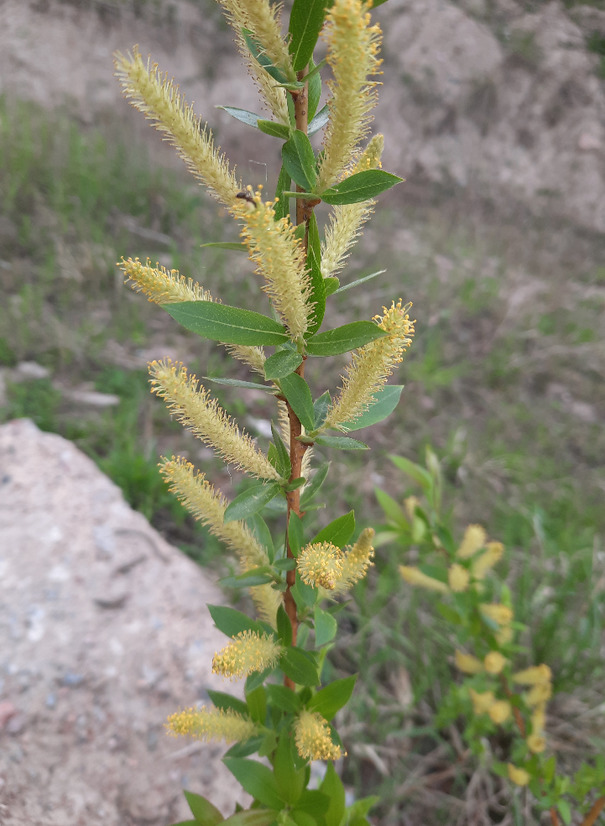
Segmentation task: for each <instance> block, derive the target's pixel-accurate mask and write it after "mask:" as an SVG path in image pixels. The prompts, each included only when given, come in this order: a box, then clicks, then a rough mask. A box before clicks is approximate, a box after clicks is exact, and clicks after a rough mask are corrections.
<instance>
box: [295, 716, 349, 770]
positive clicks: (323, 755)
mask: <svg viewBox="0 0 605 826" xmlns="http://www.w3.org/2000/svg"><path fill="white" fill-rule="evenodd" d="M294 740H295V743H296V750H297V751H298V753H299V754H300V756H301V757H302V758H304V759H305V760H339V759H340V758H341V757H342V756H343V751H342V749H341V747H340V746H337V745H336V744H335V743H333V742H332V738H331V737H330V727H329V726H328V724H327V722H326V721H325V720H324V718H323V717H322V716H321V714H318V713H317V712H313V711H307V710H305V711H302V712H301V713H300V714H299V716H298V718H297V719H296V722H295V723H294Z"/></svg>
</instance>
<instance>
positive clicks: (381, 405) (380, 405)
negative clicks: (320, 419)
mask: <svg viewBox="0 0 605 826" xmlns="http://www.w3.org/2000/svg"><path fill="white" fill-rule="evenodd" d="M402 390H403V385H402V384H389V385H387V386H386V387H383V388H382V390H380V391H379V392H378V393H376V394H375V396H374V401H373V402H372V404H371V405H370V407H368V409H367V410H366V412H365V413H362V414H361V416H359V418H357V419H355V420H354V421H352V422H345V423H344V424H343V425H342V427H343V430H346V431H347V432H349V431H351V430H361V428H362V427H370V425H373V424H378V422H381V421H383V419H386V417H387V416H390V415H391V413H392V412H393V410H395V408H396V407H397V405H398V404H399V399H400V398H401V392H402Z"/></svg>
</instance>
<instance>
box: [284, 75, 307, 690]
mask: <svg viewBox="0 0 605 826" xmlns="http://www.w3.org/2000/svg"><path fill="white" fill-rule="evenodd" d="M306 73H307V70H306V69H304V70H303V71H301V72H299V73H298V79H299V80H303V79H304V76H305V75H306ZM307 91H308V87H307V84H306V83H305V85H304V86H303V88H302V89H300V90H299V91H297V92H293V93H292V98H293V100H294V113H295V118H296V128H297V129H300V131H301V132H304V133H305V135H306V134H307V120H308V118H307V111H308V110H307V101H308V97H307ZM297 189H298V190H299V191H300V187H297ZM312 212H313V207H312V206H311V205H310V204H309V203H308V202H307V201H303V200H302V199H299V198H297V199H296V224H297V225H298V224H302V223H304V224H305V238H304V246H305V252H306V249H307V242H308V235H309V221H310V220H311V215H312ZM296 372H297V373H298V375H299V376H300V377H301V378H304V375H305V358H304V357H303V360H302V363H301V364H300V366H299V367H298V368H297V370H296ZM286 405H287V408H288V420H289V422H290V464H291V466H292V472H291V473H290V481H291V482H292V481H293V480H294V479H299V478H300V477H301V476H302V460H303V456H304V455H305V451H306V449H307V445H303V444H301V442H299V441H298V437H299V436H300V435H301V433H302V425H301V423H300V419H299V418H298V416H297V415H296V413H295V412H294V410H292V408H291V407H290V405H289V404H288V402H286ZM286 503H287V508H288V510H287V517H286V526H287V529H288V528H289V527H290V515H291V514H292V513H295V514H296V516H298V517H300V516H301V512H300V488H297V489H296V490H291V491H288V493H287V494H286ZM287 529H286V548H287V552H288V558H289V559H294V554H293V552H292V548H291V546H290V538H289V532H288V530H287ZM286 582H287V588H286V593H285V595H284V607H285V609H286V613H287V615H288V617H289V619H290V625H291V626H292V645H296V638H297V633H298V612H297V610H296V601H295V599H294V596H293V595H292V588H293V587H294V585H295V583H296V569H293V570H291V571H288V573H287V574H286ZM284 685H286V686H287V687H288V688H291V689H292V690H294V689H295V683H294V681H293V680H291V679H290V678H289V677H285V678H284Z"/></svg>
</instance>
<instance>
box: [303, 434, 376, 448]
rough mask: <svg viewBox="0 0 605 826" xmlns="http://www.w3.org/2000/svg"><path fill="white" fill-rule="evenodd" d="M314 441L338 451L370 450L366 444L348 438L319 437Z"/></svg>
mask: <svg viewBox="0 0 605 826" xmlns="http://www.w3.org/2000/svg"><path fill="white" fill-rule="evenodd" d="M313 441H314V442H315V444H316V445H323V446H324V447H333V448H335V449H336V450H369V447H368V445H366V443H365V442H360V441H359V440H358V439H349V438H348V436H317V437H315V438H314V439H313Z"/></svg>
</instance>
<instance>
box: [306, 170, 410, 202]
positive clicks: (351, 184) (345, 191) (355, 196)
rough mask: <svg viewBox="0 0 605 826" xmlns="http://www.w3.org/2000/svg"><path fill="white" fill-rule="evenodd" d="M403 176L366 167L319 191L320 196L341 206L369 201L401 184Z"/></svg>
mask: <svg viewBox="0 0 605 826" xmlns="http://www.w3.org/2000/svg"><path fill="white" fill-rule="evenodd" d="M402 181H403V178H399V177H398V176H397V175H391V173H390V172H385V171H384V170H382V169H366V170H365V171H364V172H357V173H356V174H355V175H351V176H350V177H348V178H345V179H344V181H341V182H340V183H339V184H336V185H335V186H331V187H329V188H328V189H324V191H323V192H320V193H319V197H320V198H321V200H322V201H325V202H326V204H330V205H331V206H340V205H342V204H359V203H361V201H368V200H369V199H370V198H375V197H376V195H380V193H381V192H385V191H386V190H387V189H390V188H391V187H393V186H395V184H400V183H401V182H402Z"/></svg>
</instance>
